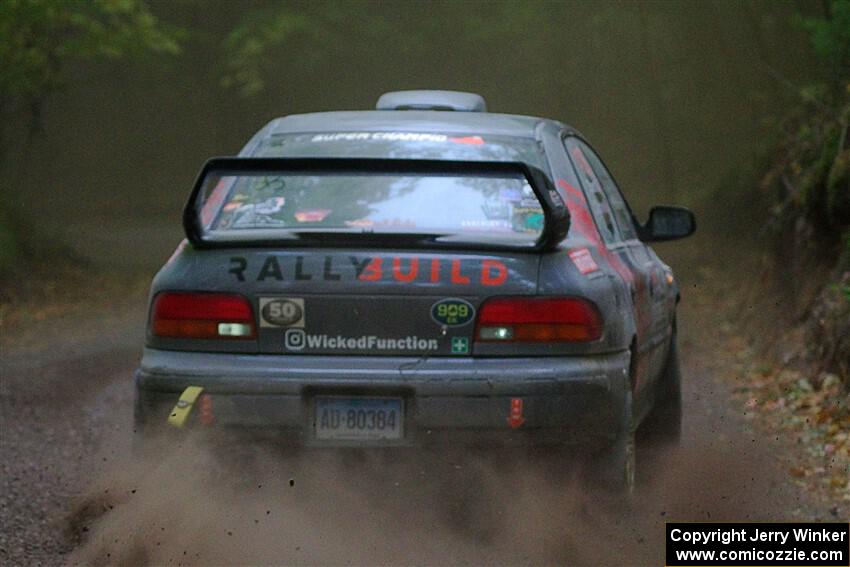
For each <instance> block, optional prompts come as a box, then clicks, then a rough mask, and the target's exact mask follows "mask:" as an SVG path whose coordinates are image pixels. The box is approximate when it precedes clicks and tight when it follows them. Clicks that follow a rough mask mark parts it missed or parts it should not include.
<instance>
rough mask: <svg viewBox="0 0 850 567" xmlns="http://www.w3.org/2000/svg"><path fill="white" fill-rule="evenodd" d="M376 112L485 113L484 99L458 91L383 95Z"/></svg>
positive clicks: (408, 92)
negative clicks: (437, 111)
mask: <svg viewBox="0 0 850 567" xmlns="http://www.w3.org/2000/svg"><path fill="white" fill-rule="evenodd" d="M375 108H376V109H378V110H456V111H459V112H487V103H486V102H484V97H482V96H481V95H479V94H475V93H462V92H459V91H394V92H391V93H384V94H382V95H381V98H379V99H378V104H376V105H375Z"/></svg>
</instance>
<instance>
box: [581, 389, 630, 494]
mask: <svg viewBox="0 0 850 567" xmlns="http://www.w3.org/2000/svg"><path fill="white" fill-rule="evenodd" d="M623 402H624V403H623V413H622V416H621V420H620V430H619V431H618V432H617V437H616V438H615V439H614V442H613V443H612V444H611V445H609V446H608V448H607V449H606V450H605V451H602V452H599V453H596V454H594V455H592V456H591V457H590V459H589V462H588V463H587V466H586V469H585V477H586V479H587V481H588V482H589V483H590V484H592V485H595V486H597V487H600V488H602V489H604V490H606V491H607V492H610V493H612V494H615V495H617V496H622V497H625V498H630V497H631V496H632V495H633V494H634V491H635V465H636V442H635V421H634V415H633V413H632V393H631V391H630V390H629V391H626V394H625V398H624V400H623Z"/></svg>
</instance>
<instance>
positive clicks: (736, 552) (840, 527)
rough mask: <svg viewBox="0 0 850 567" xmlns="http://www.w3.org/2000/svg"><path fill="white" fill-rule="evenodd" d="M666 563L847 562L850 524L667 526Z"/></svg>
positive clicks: (672, 564) (699, 524) (799, 563)
mask: <svg viewBox="0 0 850 567" xmlns="http://www.w3.org/2000/svg"><path fill="white" fill-rule="evenodd" d="M666 565H668V566H671V567H672V566H679V565H691V566H694V565H739V566H740V565H800V566H806V565H819V566H828V565H830V566H831V565H835V566H848V565H850V525H848V524H841V523H775V524H773V523H735V524H733V523H723V524H721V523H716V524H715V523H687V524H678V523H676V524H673V523H669V524H667V561H666Z"/></svg>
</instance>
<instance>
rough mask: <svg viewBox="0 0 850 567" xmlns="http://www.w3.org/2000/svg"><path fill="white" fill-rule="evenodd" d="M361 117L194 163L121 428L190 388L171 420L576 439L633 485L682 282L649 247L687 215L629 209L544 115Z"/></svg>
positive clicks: (439, 438)
mask: <svg viewBox="0 0 850 567" xmlns="http://www.w3.org/2000/svg"><path fill="white" fill-rule="evenodd" d="M378 108H379V110H375V111H357V112H326V113H316V114H307V115H297V116H289V117H285V118H281V119H278V120H274V121H272V122H271V123H270V124H268V125H267V126H266V127H265V128H263V129H262V130H260V131H259V132H258V133H257V134H256V135H255V136H254V137H253V138H252V139H251V140H250V141H249V142H248V144H247V145H246V146H245V147H244V148H243V150H242V151H241V152H240V154H239V156H238V157H236V158H224V159H214V160H211V161H210V162H208V163H207V165H206V166H205V167H204V169H203V170H202V172H201V174H200V175H199V178H198V182H197V184H196V186H195V189H194V191H193V192H192V196H191V197H190V199H189V202H188V203H187V206H186V210H185V214H184V225H185V227H186V232H187V240H185V241H184V242H183V243H181V245H180V246H179V248H178V250H177V251H176V252H175V254H174V256H173V257H172V258H171V259H170V260H169V261H168V263H167V264H166V265H165V266H164V267H163V268H162V269H161V271H160V272H159V273H158V274H157V276H156V278H155V280H154V282H153V285H152V290H151V309H150V318H149V325H148V334H147V344H146V346H145V349H144V355H143V358H142V362H141V367H140V369H139V370H138V372H137V377H136V387H137V403H136V419H137V424H138V428H139V429H140V430H148V429H149V428H151V427H152V426H156V425H159V424H165V423H166V421H167V419H168V418H169V412H172V408H175V409H177V406H181V403H178V399H180V397H181V395H184V399H183V400H182V408H181V409H182V410H186V409H187V408H188V411H187V415H188V413H189V412H192V407H193V405H194V406H196V409H195V410H194V411H193V413H192V415H191V416H190V417H188V418H187V423H193V424H195V425H199V426H202V425H208V426H212V427H216V428H228V429H239V430H257V431H260V430H261V431H263V432H265V433H268V432H273V435H275V436H276V437H277V438H279V439H280V440H282V441H286V442H292V443H295V444H299V445H307V446H333V447H336V446H347V445H355V446H387V445H391V446H393V445H399V446H425V445H430V444H439V443H449V444H461V445H463V444H498V445H513V444H518V445H538V444H555V445H562V444H564V445H572V444H581V445H584V446H591V447H595V448H598V449H599V454H600V456H601V457H600V458H601V459H602V460H603V461H604V462H605V463H606V464H605V470H607V471H613V472H612V473H611V474H612V475H613V476H614V477H615V478H616V479H619V481H622V480H623V479H626V480H625V482H626V484H628V483H630V482H631V480H629V478H630V476H631V474H632V473H631V470H633V459H634V457H633V455H634V449H633V445H634V433H635V429H636V427H637V426H638V425H639V424H641V423H642V422H644V421H646V422H647V423H649V422H650V421H653V420H654V421H655V422H657V424H656V428H659V429H661V430H663V431H662V434H663V435H666V436H667V437H676V436H677V435H678V428H679V420H680V417H681V416H680V413H681V408H680V405H679V404H680V400H679V396H680V394H679V391H678V366H677V364H678V363H677V359H676V351H675V308H676V304H677V302H678V298H679V291H678V287H677V283H676V280H675V279H674V278H673V275H672V272H671V270H670V268H669V267H668V266H667V265H665V264H664V263H663V262H662V261H661V260H660V259H659V258H658V256H657V255H656V254H655V253H654V252H653V250H652V249H651V248H650V247H649V246H648V245H647V242H649V241H652V240H661V239H671V238H676V237H680V236H686V235H687V234H689V233H690V232H692V231H693V218H692V216H691V215H690V213H689V212H687V211H685V210H684V209H677V208H672V207H659V208H656V209H655V210H654V211H653V213H652V214H651V215H650V220H649V222H648V223H647V224H646V225H644V226H642V225H639V224H637V223H635V222H634V219H633V216H632V213H631V211H630V210H629V208H628V206H627V204H626V202H625V200H624V199H623V198H622V195H621V194H620V192H619V190H618V189H617V187H616V185H615V183H614V180H613V178H612V177H611V176H610V174H609V173H608V171H607V170H606V169H605V166H604V165H603V164H602V162H601V161H600V160H599V158H598V157H597V156H596V154H595V153H594V152H593V150H592V149H591V148H590V146H589V145H587V143H586V142H585V141H584V139H583V138H582V137H581V135H580V134H579V133H578V132H576V131H575V130H573V129H571V128H570V127H568V126H565V125H564V124H561V123H559V122H556V121H553V120H547V119H540V118H532V117H523V116H511V115H502V114H491V113H487V112H484V111H483V108H484V105H483V100H482V99H480V97H477V96H476V95H468V94H465V93H447V92H407V93H405V92H402V93H392V94H389V95H385V96H384V97H382V99H381V101H380V102H379V105H378ZM190 387H196V388H195V389H194V390H192V392H194V394H192V395H189V396H185V394H186V392H187V388H190ZM175 404H177V406H175Z"/></svg>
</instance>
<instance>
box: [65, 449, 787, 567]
mask: <svg viewBox="0 0 850 567" xmlns="http://www.w3.org/2000/svg"><path fill="white" fill-rule="evenodd" d="M208 441H209V440H208V439H205V438H201V437H199V436H197V435H195V436H190V437H186V438H185V439H182V440H181V442H180V443H178V444H174V443H172V445H171V446H170V447H168V448H166V449H161V448H160V450H157V451H154V452H152V453H150V454H148V455H147V456H146V457H144V458H139V457H134V458H131V459H128V460H127V461H125V462H124V463H121V464H119V465H116V466H114V467H113V468H112V469H111V470H108V471H105V472H104V474H102V475H101V476H100V477H99V478H97V479H96V480H94V481H93V482H92V486H91V488H90V490H89V491H88V493H87V496H86V497H85V498H84V499H82V500H81V501H80V502H79V505H78V507H77V509H76V511H75V512H74V514H73V515H72V516H71V517H70V518H69V521H68V526H67V529H68V530H69V532H70V534H71V535H72V537H75V538H77V539H78V540H79V541H80V545H79V547H78V548H77V550H76V551H75V552H74V553H73V554H72V555H71V556H70V557H69V563H70V564H93V565H105V564H121V565H147V564H152V565H212V564H229V565H237V564H239V565H263V564H316V565H346V564H354V565H364V564H435V565H436V564H440V565H446V564H451V565H473V564H474V565H479V564H510V565H515V564H537V565H539V564H564V563H568V564H580V565H581V564H618V565H622V564H663V563H662V562H663V549H664V547H663V538H664V522H665V521H684V520H723V519H727V520H737V521H740V520H745V519H754V518H753V517H752V516H753V512H754V511H755V512H756V513H755V515H756V516H762V517H763V515H764V514H763V513H764V512H765V510H764V506H762V505H760V504H759V502H765V501H766V500H765V498H769V497H770V490H771V487H770V486H769V485H767V484H763V483H756V482H755V478H753V477H752V475H751V474H750V473H748V472H747V471H748V470H750V469H749V467H751V466H752V463H749V462H748V460H747V459H746V458H741V452H740V451H737V450H723V451H719V450H717V448H716V447H715V448H711V447H709V446H705V445H703V446H700V444H697V445H695V446H690V447H688V446H685V447H682V448H680V449H678V450H676V451H675V452H672V453H668V452H663V451H660V450H656V451H652V450H644V451H643V452H642V453H641V459H642V463H641V465H642V469H641V470H642V477H641V478H640V479H639V484H640V489H639V492H638V495H637V496H636V497H635V498H634V499H633V500H632V501H631V502H627V501H624V500H622V499H618V498H615V497H612V496H610V495H607V494H604V493H597V492H593V491H589V490H588V489H586V488H585V487H584V486H583V485H582V483H581V482H579V480H578V476H579V475H578V473H577V470H578V469H579V467H578V466H575V465H574V464H572V463H571V459H570V458H569V457H568V456H566V455H561V456H558V457H555V456H554V454H553V452H549V453H546V452H540V451H537V452H529V451H527V450H520V449H516V450H508V449H500V450H498V451H493V452H484V451H481V452H477V451H465V452H458V451H446V452H438V451H430V452H427V453H423V452H422V451H416V452H414V451H411V450H393V451H378V452H369V451H365V452H364V451H348V450H344V451H342V452H340V451H334V452H321V451H317V450H314V451H302V452H300V453H298V454H290V453H288V452H286V451H284V450H282V449H280V448H277V447H274V446H269V445H266V444H252V445H244V444H240V445H238V446H227V445H222V444H220V443H209V442H208ZM768 515H770V514H769V511H768Z"/></svg>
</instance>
